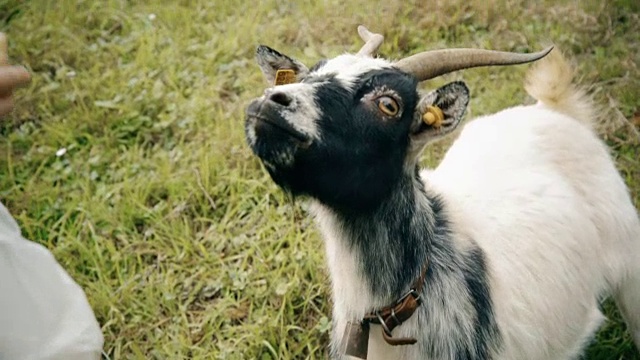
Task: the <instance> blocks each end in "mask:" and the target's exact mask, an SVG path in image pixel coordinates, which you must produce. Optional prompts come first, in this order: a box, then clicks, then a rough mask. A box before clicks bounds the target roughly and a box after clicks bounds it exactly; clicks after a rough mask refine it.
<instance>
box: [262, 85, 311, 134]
mask: <svg viewBox="0 0 640 360" xmlns="http://www.w3.org/2000/svg"><path fill="white" fill-rule="evenodd" d="M318 85H319V84H303V83H294V84H287V85H279V86H276V87H273V88H269V89H267V90H265V96H268V95H269V94H270V93H272V92H282V93H285V94H287V95H288V96H289V97H290V98H291V99H292V102H291V104H290V105H289V106H287V107H283V109H282V110H281V111H280V114H281V115H282V117H283V118H284V119H285V120H286V121H287V122H288V123H289V125H291V126H292V127H293V128H294V129H296V130H297V131H299V132H301V133H302V134H305V135H306V136H308V137H309V138H311V139H314V140H319V139H320V132H319V129H318V119H320V110H319V107H318V105H317V104H316V103H315V102H314V100H313V99H314V93H315V91H316V87H317V86H318Z"/></svg>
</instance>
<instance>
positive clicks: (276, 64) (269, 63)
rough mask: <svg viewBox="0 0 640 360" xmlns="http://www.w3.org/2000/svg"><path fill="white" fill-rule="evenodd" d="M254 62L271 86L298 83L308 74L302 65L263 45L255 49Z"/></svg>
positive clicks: (307, 70)
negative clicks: (256, 62)
mask: <svg viewBox="0 0 640 360" xmlns="http://www.w3.org/2000/svg"><path fill="white" fill-rule="evenodd" d="M256 60H257V61H258V65H259V66H260V69H261V70H262V73H263V74H264V77H265V78H266V79H267V82H268V83H269V85H271V86H273V85H283V84H288V83H293V82H298V81H300V80H301V79H302V78H303V77H304V76H305V75H306V74H307V73H308V72H309V69H308V68H307V67H306V66H305V65H304V64H303V63H301V62H299V61H298V60H294V59H292V58H290V57H288V56H287V55H284V54H281V53H279V52H278V51H276V50H274V49H272V48H270V47H268V46H265V45H260V46H258V49H256ZM278 70H281V71H280V72H279V71H278ZM276 80H278V82H276Z"/></svg>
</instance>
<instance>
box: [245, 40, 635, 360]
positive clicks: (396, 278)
mask: <svg viewBox="0 0 640 360" xmlns="http://www.w3.org/2000/svg"><path fill="white" fill-rule="evenodd" d="M260 51H261V52H263V53H265V52H266V50H265V49H264V48H262V50H260ZM268 53H269V54H270V55H269V56H273V54H274V52H268ZM278 54H279V53H278ZM260 56H261V55H260V54H258V58H259V59H260ZM287 59H288V58H287ZM285 60H286V59H285ZM287 61H293V60H291V59H289V60H287ZM260 63H261V64H263V67H262V69H263V72H265V75H266V76H267V78H269V76H270V74H272V73H273V71H274V69H273V68H270V66H264V64H265V63H266V62H265V61H261V62H260ZM270 63H279V60H278V61H275V60H273V59H271V61H270ZM306 71H307V70H306V68H305V72H304V74H299V78H300V81H301V83H300V84H297V85H296V86H288V87H282V86H279V87H275V88H274V89H272V90H270V92H268V93H267V94H266V95H265V96H263V97H262V98H259V99H257V100H255V101H254V102H253V103H252V104H251V105H250V106H249V109H248V111H247V123H246V130H247V140H248V142H249V144H250V145H251V147H252V149H253V151H254V152H255V153H256V154H257V155H258V156H259V157H260V158H261V160H262V161H263V163H265V165H266V167H267V170H268V171H269V173H270V174H271V176H272V177H273V179H274V180H275V181H276V183H278V184H279V185H280V186H281V187H283V188H284V189H286V190H288V191H291V192H292V193H294V194H296V195H305V196H309V197H311V198H312V200H311V207H310V210H311V213H312V214H313V215H314V216H315V218H316V220H317V223H318V226H319V227H320V229H321V231H322V233H323V236H324V239H325V245H326V252H327V260H328V266H329V271H330V274H331V281H332V288H333V303H334V309H333V334H332V340H331V341H332V344H331V349H332V356H333V357H335V358H341V357H342V354H341V351H340V350H341V345H342V340H343V339H342V336H343V333H344V329H345V326H346V324H347V322H349V321H358V320H359V319H362V317H363V316H364V315H365V314H366V313H368V312H370V311H372V310H374V309H378V308H381V307H383V306H386V305H388V304H389V303H391V302H393V301H394V300H395V299H396V298H398V297H399V296H400V295H401V294H403V293H404V292H406V291H407V290H408V288H409V286H410V285H411V283H412V282H413V281H414V280H415V279H416V278H418V276H419V274H420V270H421V268H422V265H423V264H425V262H426V261H428V263H429V270H428V272H427V276H426V280H425V285H424V287H423V292H422V297H423V299H424V301H423V304H422V306H420V307H419V308H418V310H417V312H416V313H415V314H414V315H413V316H412V317H411V318H410V319H409V320H408V321H407V322H406V323H404V324H403V325H401V326H399V327H397V328H396V329H395V330H394V332H393V335H394V336H396V337H414V338H416V339H417V340H418V342H417V344H415V345H408V346H397V347H392V346H389V345H388V344H387V343H386V342H385V341H384V340H383V339H382V336H381V332H380V327H379V326H378V325H372V327H371V337H370V339H369V359H451V360H454V359H455V360H460V359H478V360H479V359H505V360H507V359H508V360H512V359H540V360H543V359H544V360H547V359H575V358H577V357H578V356H579V354H580V353H581V350H582V349H583V347H584V345H585V344H586V343H587V342H588V341H589V340H590V338H591V337H592V335H593V333H594V332H595V331H596V329H597V328H598V326H599V325H600V324H601V322H602V321H603V319H604V317H603V315H602V313H601V312H600V310H599V307H598V303H599V300H600V299H601V298H602V297H603V296H605V295H609V294H612V295H614V297H615V299H616V301H617V302H618V305H619V306H620V309H621V310H622V312H623V314H624V315H625V319H626V321H627V323H628V326H629V329H630V330H631V332H632V334H633V337H634V340H635V341H636V344H639V345H640V262H638V261H637V254H639V253H640V221H639V220H638V215H637V212H636V209H635V208H634V207H633V205H632V203H631V200H630V197H629V195H628V192H627V189H626V187H625V185H624V182H623V181H622V179H621V178H620V176H619V175H618V173H617V171H616V169H615V167H614V164H613V162H612V160H611V158H610V156H609V154H608V152H607V148H606V147H605V145H604V144H603V143H602V141H600V140H599V139H598V138H597V137H596V135H595V134H594V131H593V130H592V126H591V122H592V121H593V119H596V118H597V114H596V113H595V112H594V110H593V107H592V105H591V102H590V101H589V99H588V98H587V97H586V96H585V95H584V92H582V91H580V90H579V89H577V88H576V87H574V86H573V85H572V83H571V71H570V67H569V66H568V65H567V63H566V61H565V60H564V59H563V57H562V56H560V55H559V54H555V55H554V56H552V57H549V58H547V59H545V60H543V61H542V63H541V64H540V65H539V66H536V67H535V68H534V69H533V71H532V72H531V73H530V75H529V77H528V84H527V89H528V91H529V92H530V94H531V95H532V96H534V97H535V98H536V99H538V100H539V102H538V104H536V105H532V106H519V107H514V108H511V109H507V110H504V111H501V112H499V113H497V114H494V115H491V116H485V117H482V118H479V119H477V120H474V121H473V122H471V123H470V124H468V125H466V126H465V128H464V129H463V131H462V132H461V134H460V136H459V138H458V139H457V140H456V142H455V143H454V144H453V146H452V147H451V148H450V149H449V151H448V152H447V154H446V156H445V158H444V159H443V161H442V163H441V164H440V165H439V166H438V167H437V168H436V169H434V170H423V171H422V172H419V170H418V169H417V167H416V162H417V160H416V158H417V156H418V155H419V153H420V151H421V149H422V148H423V147H424V146H425V145H426V144H427V143H428V142H429V141H431V140H434V139H436V138H438V137H439V136H442V135H443V134H445V133H448V132H449V131H451V130H452V129H453V128H455V126H457V124H458V123H459V121H460V118H461V117H462V115H463V113H464V110H463V109H464V107H465V106H466V104H467V100H468V91H467V90H466V86H464V84H461V83H457V84H453V85H447V86H445V87H443V88H441V89H439V90H436V91H434V92H432V93H430V94H426V95H422V94H419V93H418V92H417V91H416V85H417V82H416V80H415V79H413V78H412V77H411V76H409V75H407V74H404V73H401V72H400V71H398V70H396V69H395V68H394V67H393V64H392V63H389V62H385V61H384V60H381V59H370V58H366V57H357V56H353V55H343V56H340V57H338V58H336V59H331V60H328V61H324V62H321V63H319V64H318V65H316V66H314V67H312V68H311V70H310V71H308V72H306ZM296 89H297V90H296ZM301 89H302V90H303V91H299V90H301ZM274 93H278V94H279V95H278V96H273V95H270V94H274ZM283 96H286V98H287V99H288V101H282V99H283ZM380 96H387V97H392V98H394V99H396V100H397V102H398V104H399V106H400V108H401V111H400V112H399V113H398V114H397V115H394V116H388V115H385V114H383V113H380V111H379V110H378V109H377V106H376V104H377V102H376V101H377V99H379V98H380ZM298 97H304V98H305V99H298ZM443 99H444V100H443ZM303 100H304V101H303ZM429 104H436V105H438V106H440V107H442V108H443V109H444V113H445V116H446V119H445V120H446V121H445V124H446V125H445V126H446V128H444V129H435V128H429V127H425V126H424V125H422V123H421V122H420V115H421V111H422V109H423V108H424V107H425V106H426V105H429ZM296 106H297V107H299V106H302V107H303V108H295V107H296ZM306 106H312V107H314V109H312V110H311V109H306V108H304V107H306ZM295 112H300V113H312V114H314V115H313V117H314V119H313V128H312V129H306V128H305V127H303V126H299V125H298V126H296V124H292V123H288V122H290V121H293V120H292V119H294V118H295V117H293V116H291V115H290V114H291V113H295ZM287 114H289V115H287ZM301 139H302V140H301ZM309 139H311V140H309ZM307 140H308V141H307ZM283 153H286V154H287V156H286V157H287V161H283V160H281V159H280V158H281V157H282V155H281V154H283Z"/></svg>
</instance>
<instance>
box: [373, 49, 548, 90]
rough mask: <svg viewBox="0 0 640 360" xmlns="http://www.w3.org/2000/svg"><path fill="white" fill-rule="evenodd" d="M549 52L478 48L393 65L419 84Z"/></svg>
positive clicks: (432, 54) (435, 52) (422, 55)
mask: <svg viewBox="0 0 640 360" xmlns="http://www.w3.org/2000/svg"><path fill="white" fill-rule="evenodd" d="M363 49H364V47H363ZM552 49H553V46H549V47H548V48H546V49H544V50H542V51H539V52H536V53H531V54H519V53H512V52H504V51H493V50H480V49H443V50H432V51H425V52H422V53H419V54H415V55H412V56H409V57H407V58H404V59H401V60H399V61H397V62H396V63H395V66H396V67H397V68H398V69H400V70H402V71H404V72H406V73H409V74H412V75H414V76H415V77H417V78H418V80H419V81H424V80H429V79H433V78H434V77H436V76H440V75H444V74H447V73H450V72H453V71H456V70H462V69H468V68H472V67H477V66H495V65H516V64H524V63H528V62H532V61H536V60H539V59H541V58H543V57H544V56H546V55H547V54H548V53H549V52H551V50H552ZM361 51H362V50H361Z"/></svg>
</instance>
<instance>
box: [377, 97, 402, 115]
mask: <svg viewBox="0 0 640 360" xmlns="http://www.w3.org/2000/svg"><path fill="white" fill-rule="evenodd" d="M376 103H377V104H378V109H380V111H382V112H383V113H384V114H385V115H387V116H396V115H398V110H399V106H398V103H397V102H396V101H395V100H394V99H393V98H390V97H388V96H381V97H379V98H377V99H376Z"/></svg>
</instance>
